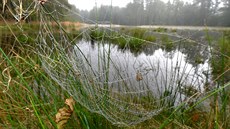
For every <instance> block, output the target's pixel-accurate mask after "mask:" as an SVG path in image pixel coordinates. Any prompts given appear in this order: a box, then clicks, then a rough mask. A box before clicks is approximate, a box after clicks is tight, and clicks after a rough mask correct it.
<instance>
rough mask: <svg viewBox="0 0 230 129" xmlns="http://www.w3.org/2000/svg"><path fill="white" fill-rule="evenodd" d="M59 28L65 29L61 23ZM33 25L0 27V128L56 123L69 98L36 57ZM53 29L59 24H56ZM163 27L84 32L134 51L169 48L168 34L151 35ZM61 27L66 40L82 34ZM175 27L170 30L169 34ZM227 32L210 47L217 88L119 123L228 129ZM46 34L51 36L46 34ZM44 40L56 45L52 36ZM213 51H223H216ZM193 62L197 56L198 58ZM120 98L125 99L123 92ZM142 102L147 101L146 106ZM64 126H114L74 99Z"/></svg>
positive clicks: (134, 100) (171, 44)
mask: <svg viewBox="0 0 230 129" xmlns="http://www.w3.org/2000/svg"><path fill="white" fill-rule="evenodd" d="M9 28H10V29H11V30H10V29H9ZM20 28H21V29H20ZM64 29H66V30H67V28H65V27H64ZM68 29H69V28H68ZM35 30H37V31H38V30H42V29H41V28H39V26H37V25H22V26H19V27H18V26H16V25H15V26H12V25H10V26H6V25H5V26H4V27H3V28H2V30H1V37H0V38H1V40H0V41H1V44H0V57H1V58H0V72H1V75H0V127H2V128H57V123H56V122H55V115H56V113H57V112H58V110H59V109H60V108H62V107H63V106H64V105H65V99H66V98H69V97H70V94H69V92H68V91H66V90H64V89H63V87H60V85H59V84H57V82H55V81H54V80H53V78H51V77H50V76H49V75H48V74H47V73H46V72H45V70H44V66H43V65H42V61H41V60H42V58H46V57H41V55H39V52H38V51H37V50H38V49H37V48H36V47H37V45H36V44H37V43H39V42H38V40H37V39H36V38H37V36H38V35H37V33H31V32H36V31H35ZM52 30H53V31H56V30H60V29H59V28H58V27H57V28H56V29H55V28H54V29H52ZM167 31H168V30H167V29H164V28H158V29H155V30H147V29H139V28H131V29H127V28H120V29H119V30H118V31H116V32H115V31H107V30H103V29H99V28H95V29H91V30H90V31H89V32H87V33H86V34H89V35H88V37H86V38H88V40H94V41H102V40H105V41H108V42H111V43H113V44H117V45H118V46H119V47H120V48H122V49H130V50H131V51H134V52H138V51H140V50H141V48H143V47H144V46H146V45H149V44H155V43H157V44H158V45H159V46H160V47H162V48H163V49H165V50H166V51H172V50H173V48H174V47H175V45H174V41H173V39H172V38H171V37H170V36H168V35H164V34H163V35H162V34H159V35H154V34H155V33H166V32H167ZM66 32H67V35H69V36H68V38H70V39H69V40H70V41H74V42H73V44H75V40H77V39H78V38H79V39H81V38H82V37H83V36H84V35H83V33H82V32H81V31H79V30H75V29H72V30H71V31H69V32H68V31H66ZM152 32H154V34H153V33H152ZM175 32H176V31H175V30H173V33H175ZM58 34H59V33H58ZM58 34H57V35H55V34H53V35H52V36H54V37H52V38H56V39H61V38H63V37H60V35H58ZM44 35H45V34H44ZM229 35H230V34H229V32H223V37H221V38H220V40H219V41H218V42H217V44H215V47H214V49H215V51H214V50H213V53H212V54H213V55H215V56H213V59H212V62H211V63H212V65H213V70H212V72H213V75H214V76H213V79H214V80H215V83H216V84H217V87H211V88H213V89H211V90H210V91H209V92H207V93H205V94H203V95H201V96H200V99H199V100H197V101H195V102H188V103H185V104H181V105H179V106H177V107H172V108H170V109H168V108H167V109H164V110H162V111H161V112H160V113H159V114H158V115H155V116H154V117H152V118H150V119H148V120H147V121H144V122H142V123H139V124H137V125H133V126H127V127H122V128H134V129H135V128H194V129H199V128H200V129H201V128H208V129H211V128H216V129H217V128H219V129H222V128H226V129H227V128H230V123H229V119H230V116H229V112H230V109H229V107H230V101H229V99H230V98H229V96H230V92H229V91H230V90H229V85H230V84H229V64H230V62H229V61H230V60H229V57H230V53H229V50H230V48H229V44H230V38H229ZM48 36H50V35H49V34H47V37H48ZM44 38H45V36H44ZM64 38H66V37H64ZM58 41H61V40H58ZM64 41H67V40H64ZM52 43H53V44H52ZM60 44H61V43H60ZM48 45H51V46H52V45H58V44H54V42H52V41H51V43H50V44H48ZM218 53H222V54H220V55H219V54H218ZM54 56H55V54H54ZM58 57H59V56H57V57H55V58H58ZM196 62H200V61H199V60H198V59H197V61H196ZM58 63H63V62H61V61H60V62H57V64H58ZM223 73H224V74H223ZM207 85H211V84H207ZM92 86H93V83H92ZM80 87H83V88H84V83H80ZM168 94H170V93H165V94H164V95H165V96H168ZM193 95H194V94H192V95H191V96H193ZM165 96H163V97H165ZM123 99H126V98H125V97H123ZM129 99H130V100H129V102H130V103H133V104H140V103H141V104H143V105H141V106H142V108H143V109H150V108H152V107H148V106H149V105H148V103H146V102H145V101H151V99H150V98H147V97H146V98H144V97H143V98H129ZM149 99H150V100H149ZM204 99H208V100H209V101H208V102H210V103H208V104H207V105H206V106H207V107H206V108H207V109H209V110H207V111H203V110H202V108H203V107H200V103H203V102H205V101H204ZM152 101H154V99H153V100H152ZM145 105H147V106H146V107H145ZM127 109H128V108H127ZM140 111H142V110H141V109H140ZM111 112H113V111H111ZM65 127H66V128H87V129H88V128H106V129H109V128H119V127H117V126H116V125H113V124H112V123H110V122H109V121H107V120H106V118H105V117H104V116H102V115H100V114H96V113H92V112H90V111H89V110H88V109H87V108H85V107H84V106H82V105H81V104H79V103H77V104H76V105H75V106H74V113H73V114H72V115H71V117H70V119H68V123H67V124H65Z"/></svg>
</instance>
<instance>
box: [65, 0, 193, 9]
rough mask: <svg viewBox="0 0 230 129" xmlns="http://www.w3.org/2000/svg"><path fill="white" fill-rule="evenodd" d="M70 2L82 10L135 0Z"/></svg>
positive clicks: (125, 3) (187, 0) (118, 4)
mask: <svg viewBox="0 0 230 129" xmlns="http://www.w3.org/2000/svg"><path fill="white" fill-rule="evenodd" d="M68 1H69V3H70V4H73V5H75V6H76V8H78V9H80V10H88V11H89V10H91V9H93V7H94V6H95V5H96V3H97V6H98V7H100V6H101V5H111V2H112V5H113V6H119V7H125V6H126V5H127V4H128V3H130V2H133V0H68ZM162 1H163V2H165V3H167V2H168V1H170V2H173V0H162ZM182 1H184V2H189V1H191V0H182Z"/></svg>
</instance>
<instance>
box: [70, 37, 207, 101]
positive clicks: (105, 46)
mask: <svg viewBox="0 0 230 129" xmlns="http://www.w3.org/2000/svg"><path fill="white" fill-rule="evenodd" d="M74 49H75V51H79V49H80V50H81V51H82V54H83V55H84V56H85V57H86V58H87V61H88V62H89V64H91V65H90V66H89V67H88V69H90V70H93V71H94V73H95V75H96V77H97V78H94V81H95V82H96V83H98V84H100V85H101V87H105V85H106V86H108V87H107V88H108V89H109V90H110V91H113V92H115V91H117V92H119V93H124V94H125V93H130V92H133V93H142V92H143V94H144V93H146V91H151V92H152V93H154V96H156V97H161V96H162V95H165V94H166V93H170V94H171V95H172V96H177V98H178V99H179V98H180V100H177V101H183V100H184V99H185V98H186V97H189V96H191V95H193V94H194V93H203V92H204V91H205V84H207V83H208V82H209V81H210V79H211V75H210V73H211V67H210V64H209V58H210V55H209V54H208V47H207V46H205V45H201V46H200V45H199V46H197V45H194V44H192V43H191V44H187V43H178V44H176V47H174V49H172V50H170V51H169V50H165V49H163V48H161V47H158V46H156V45H147V46H145V47H143V48H142V49H141V50H140V51H139V52H131V50H130V49H120V48H119V47H118V46H117V45H114V44H110V43H108V42H106V41H104V42H94V41H93V42H92V41H86V40H81V41H79V42H78V43H77V45H76V46H75V48H74ZM196 58H199V61H198V59H196ZM196 60H197V61H196ZM90 70H89V71H90Z"/></svg>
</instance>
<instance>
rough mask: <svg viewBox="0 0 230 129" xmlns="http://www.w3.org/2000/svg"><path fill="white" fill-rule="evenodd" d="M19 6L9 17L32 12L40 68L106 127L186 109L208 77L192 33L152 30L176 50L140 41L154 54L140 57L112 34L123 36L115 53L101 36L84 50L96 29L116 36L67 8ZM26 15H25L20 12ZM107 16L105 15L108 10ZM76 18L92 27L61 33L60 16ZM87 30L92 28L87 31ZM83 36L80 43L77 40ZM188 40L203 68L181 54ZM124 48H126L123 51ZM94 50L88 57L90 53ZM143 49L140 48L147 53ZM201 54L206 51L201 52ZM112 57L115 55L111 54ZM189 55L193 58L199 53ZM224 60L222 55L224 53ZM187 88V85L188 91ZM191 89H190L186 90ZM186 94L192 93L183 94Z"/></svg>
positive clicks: (36, 4)
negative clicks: (35, 17)
mask: <svg viewBox="0 0 230 129" xmlns="http://www.w3.org/2000/svg"><path fill="white" fill-rule="evenodd" d="M22 2H24V1H19V2H18V3H16V2H15V4H16V5H17V4H18V5H19V6H18V7H19V8H20V9H21V11H18V12H15V13H14V12H13V11H10V12H11V14H12V15H13V16H14V18H15V19H16V20H17V21H20V20H21V19H22V16H24V17H25V18H27V17H29V15H30V14H31V12H37V14H38V18H39V26H40V28H39V31H38V35H37V38H36V42H37V44H36V46H37V54H38V55H39V56H40V59H41V62H42V68H43V69H44V70H45V72H46V73H47V74H48V75H49V76H50V77H51V78H52V79H53V80H54V81H55V82H57V83H58V84H59V85H60V87H61V88H62V89H64V90H66V91H67V92H68V93H69V94H70V95H71V96H73V97H74V99H75V100H76V101H77V102H78V103H79V104H81V105H83V106H84V107H86V108H87V109H88V110H90V111H91V112H96V113H98V114H101V115H103V116H104V117H105V118H106V119H107V120H109V121H110V122H111V123H113V124H116V125H118V126H129V125H135V124H138V123H140V122H143V121H145V120H147V119H150V118H152V117H153V116H155V115H158V114H159V113H161V112H162V111H163V110H171V109H174V108H176V107H178V106H182V105H187V103H188V102H189V101H195V100H198V99H199V97H202V95H203V93H204V91H205V89H206V88H205V87H204V85H205V84H206V83H207V82H211V80H210V78H211V75H210V76H209V77H207V76H205V75H204V74H203V73H202V72H207V73H206V74H210V71H211V66H210V64H209V63H208V62H209V60H210V58H211V55H210V52H211V50H212V48H210V46H209V45H206V44H202V43H199V42H197V41H191V40H192V39H191V38H190V37H192V36H193V35H196V34H197V33H199V32H200V31H199V30H198V31H194V32H192V33H191V34H190V35H189V36H187V37H186V36H180V35H177V34H173V33H162V32H154V34H158V35H166V36H171V37H174V38H176V40H173V41H172V43H173V44H177V46H179V47H178V49H175V50H172V51H170V52H167V51H166V50H165V49H164V48H166V45H164V44H162V43H160V42H159V41H156V42H150V41H146V40H144V39H139V40H143V41H144V42H145V44H147V46H148V47H149V48H150V49H153V50H155V52H154V53H153V54H151V55H153V56H149V57H148V55H147V57H146V58H143V57H141V56H140V55H141V54H142V55H143V53H144V52H142V53H138V54H137V55H135V54H133V53H132V52H131V48H130V43H131V41H130V38H135V37H132V36H130V35H126V34H121V35H115V36H114V35H112V36H111V37H109V38H111V39H112V38H120V37H122V38H124V39H125V41H126V44H125V46H126V49H119V48H118V47H117V45H114V44H111V43H109V42H107V41H106V39H104V38H102V40H100V41H95V46H94V47H95V48H94V49H89V47H87V46H84V43H85V42H86V43H89V46H90V41H89V40H87V39H91V38H92V37H90V32H94V31H98V30H100V31H101V30H102V31H103V35H107V36H110V33H111V32H114V33H119V31H117V29H115V28H112V27H104V26H101V27H100V25H99V26H98V25H97V22H96V21H92V20H90V19H87V18H84V17H83V16H81V15H80V14H78V13H77V12H74V11H72V10H70V9H69V8H68V7H65V5H63V4H61V3H60V2H59V1H56V0H52V1H51V0H50V1H47V3H45V4H53V5H54V6H57V7H61V8H63V9H65V10H66V13H65V14H62V13H60V12H59V11H58V10H56V9H54V10H51V11H48V10H47V9H46V5H45V4H44V5H41V4H40V3H39V2H38V1H34V2H33V3H31V5H30V6H29V7H28V8H27V9H26V11H22V5H23V4H22ZM26 12H29V13H26ZM108 13H109V12H108ZM76 15H77V16H79V17H81V18H82V20H83V21H84V20H86V21H90V22H91V23H95V26H96V27H94V25H91V26H90V25H89V26H84V27H83V29H82V31H81V34H79V35H76V36H74V37H70V36H69V33H68V32H67V29H65V27H64V26H63V25H62V24H61V22H60V21H61V19H60V17H63V16H64V17H67V16H68V17H69V16H71V17H72V16H76ZM92 26H93V27H92ZM80 35H83V38H82V39H81V40H77V38H78V37H80ZM188 41H189V42H192V43H193V44H195V45H196V46H197V48H201V50H200V51H201V52H203V53H204V54H206V55H207V59H206V60H205V65H197V66H195V67H194V66H192V64H191V62H189V61H188V60H186V58H187V57H186V55H185V54H183V52H182V51H183V50H184V49H185V48H183V45H184V44H185V42H188ZM127 48H130V49H127ZM93 50H94V51H95V53H93V52H92V53H91V52H90V51H93ZM148 50H149V49H146V51H148ZM205 52H206V53H205ZM114 53H115V54H114ZM199 54H200V53H195V54H194V55H193V56H196V55H199ZM225 56H226V55H225ZM191 86H192V87H191ZM190 88H192V89H194V90H192V89H190ZM188 90H192V91H194V92H192V95H190V96H188V95H186V91H188Z"/></svg>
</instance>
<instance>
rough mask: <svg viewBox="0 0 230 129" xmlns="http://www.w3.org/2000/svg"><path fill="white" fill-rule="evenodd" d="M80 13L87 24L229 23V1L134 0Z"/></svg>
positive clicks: (225, 24) (201, 24)
mask: <svg viewBox="0 0 230 129" xmlns="http://www.w3.org/2000/svg"><path fill="white" fill-rule="evenodd" d="M79 13H80V14H81V16H83V17H84V18H83V19H82V21H84V22H87V23H92V21H96V22H98V23H113V24H121V25H185V26H188V25H192V26H204V25H207V26H230V0H191V1H190V2H189V3H187V2H186V3H185V2H183V1H182V0H172V1H171V2H170V0H169V2H167V3H165V2H163V1H161V0H133V2H132V3H129V4H127V5H126V7H125V8H120V7H111V6H101V7H98V8H96V7H94V8H93V9H92V10H91V11H83V10H82V11H79ZM88 19H90V20H92V21H90V20H88Z"/></svg>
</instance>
